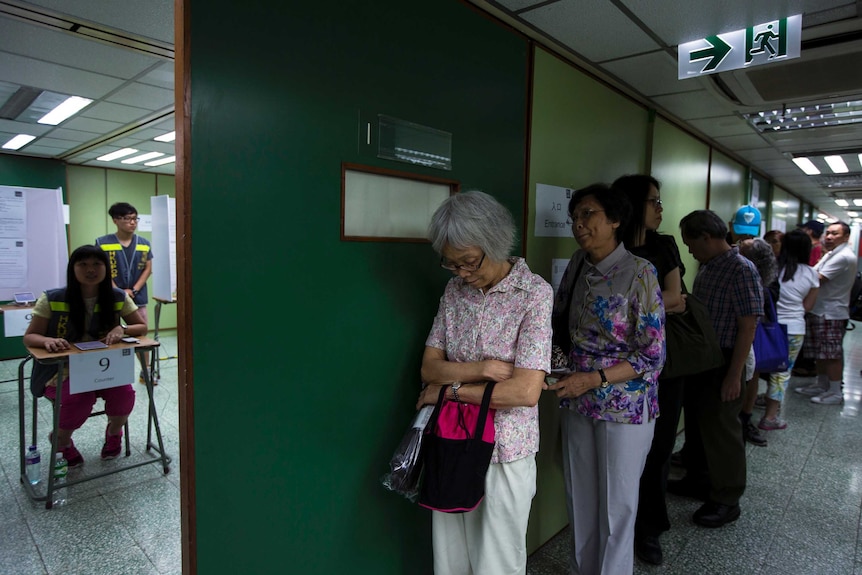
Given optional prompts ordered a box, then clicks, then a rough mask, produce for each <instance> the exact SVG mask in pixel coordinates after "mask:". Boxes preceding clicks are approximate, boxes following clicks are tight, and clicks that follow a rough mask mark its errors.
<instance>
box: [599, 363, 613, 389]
mask: <svg viewBox="0 0 862 575" xmlns="http://www.w3.org/2000/svg"><path fill="white" fill-rule="evenodd" d="M596 371H598V372H599V377H601V378H602V382H601V383H600V384H599V387H601V388H602V389H607V388H608V387H609V386H610V385H611V382H609V381H608V377H607V376H606V375H605V370H603V369H602V368H599V369H597V370H596Z"/></svg>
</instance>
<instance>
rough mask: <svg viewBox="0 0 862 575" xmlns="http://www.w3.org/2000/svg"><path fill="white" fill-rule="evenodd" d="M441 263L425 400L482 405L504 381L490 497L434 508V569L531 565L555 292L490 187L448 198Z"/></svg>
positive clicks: (487, 572)
mask: <svg viewBox="0 0 862 575" xmlns="http://www.w3.org/2000/svg"><path fill="white" fill-rule="evenodd" d="M429 237H430V239H431V242H432V244H433V246H434V249H435V250H436V251H437V252H438V253H439V254H440V255H441V258H440V265H441V267H443V268H444V269H446V270H449V271H450V272H452V274H453V275H454V277H453V278H452V279H451V280H449V283H448V284H447V285H446V289H445V291H444V293H443V297H442V298H440V307H439V310H438V312H437V316H436V317H435V318H434V324H433V326H432V328H431V333H430V335H429V336H428V339H427V340H426V342H425V353H424V355H423V357H422V381H423V382H424V383H425V387H424V388H423V390H422V392H421V394H420V396H419V401H418V402H417V408H418V407H421V406H423V405H426V404H434V403H436V401H437V397H438V395H439V393H440V388H441V386H444V385H448V386H449V387H448V389H447V392H446V394H447V397H446V398H447V400H450V401H460V402H463V403H472V404H480V403H481V401H482V395H483V393H484V389H485V385H486V383H487V382H489V381H495V382H497V383H496V385H495V387H494V390H493V392H492V396H491V407H492V408H494V409H496V412H495V415H494V430H495V438H496V443H495V445H494V452H493V455H492V457H491V465H490V467H489V469H488V473H487V475H486V477H485V498H484V499H483V500H482V502H481V504H480V505H479V506H478V507H476V509H474V510H473V511H469V512H467V513H442V512H439V511H433V512H432V513H433V519H432V547H433V552H434V572H435V573H436V574H437V575H441V574H463V573H473V574H475V575H483V574H484V575H498V574H500V573H511V574H516V573H521V574H524V573H526V569H527V546H526V534H527V520H528V519H529V516H530V507H531V505H532V499H533V495H534V494H535V492H536V462H535V454H536V452H537V451H538V450H539V412H538V407H537V403H538V401H539V396H540V395H541V393H542V384H543V382H544V379H545V375H546V374H547V373H549V372H550V369H551V308H552V304H553V291H552V289H551V286H550V285H548V283H547V282H546V281H545V280H543V279H542V278H541V277H540V276H538V275H536V274H534V273H532V272H531V271H530V269H529V268H528V267H527V264H526V263H525V262H524V260H523V259H522V258H519V257H510V256H509V252H510V251H511V250H512V247H513V245H514V243H515V224H514V221H513V219H512V216H511V214H510V213H509V211H508V210H507V209H506V208H505V207H503V206H502V205H500V203H499V202H497V201H496V200H495V199H494V198H492V197H491V196H489V195H488V194H485V193H482V192H466V193H463V194H456V195H453V196H451V197H449V198H448V199H446V200H445V201H444V202H443V204H442V205H441V206H440V207H439V208H438V209H437V211H436V212H435V213H434V216H433V217H432V219H431V225H430V227H429Z"/></svg>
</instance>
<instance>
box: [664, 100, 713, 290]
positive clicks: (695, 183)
mask: <svg viewBox="0 0 862 575" xmlns="http://www.w3.org/2000/svg"><path fill="white" fill-rule="evenodd" d="M651 173H652V175H653V176H654V177H655V178H656V179H658V180H659V181H660V182H661V197H662V200H664V211H663V213H662V224H661V227H660V228H659V231H660V232H662V233H665V234H671V235H673V236H674V237H675V238H676V241H677V244H678V245H679V252H680V255H681V256H682V262H683V264H684V265H685V270H686V273H685V277H684V278H683V279H684V280H685V282H686V285H687V286H688V288H689V289H691V286H692V283H693V282H694V275H695V273H696V272H697V262H695V260H694V258H692V257H691V255H690V254H689V253H688V250H687V249H686V247H685V244H683V243H682V237H681V235H680V233H679V221H680V220H681V219H682V218H683V216H685V215H686V214H688V213H689V212H691V211H692V210H702V209H704V208H705V207H706V191H707V185H708V177H709V146H707V145H706V144H705V143H703V142H701V141H700V140H698V139H697V138H695V137H694V136H692V135H691V134H689V133H687V132H684V131H683V130H681V129H679V128H678V127H677V126H675V125H673V124H671V123H670V122H668V121H667V120H665V119H664V118H661V117H656V119H655V129H654V131H653V151H652V170H651Z"/></svg>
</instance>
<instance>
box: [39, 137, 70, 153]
mask: <svg viewBox="0 0 862 575" xmlns="http://www.w3.org/2000/svg"><path fill="white" fill-rule="evenodd" d="M33 144H35V145H37V146H42V147H45V148H56V149H58V150H62V151H64V152H65V151H67V150H71V149H72V148H77V147H78V145H79V142H75V141H72V140H60V139H58V138H39V139H38V140H36V141H35V142H33Z"/></svg>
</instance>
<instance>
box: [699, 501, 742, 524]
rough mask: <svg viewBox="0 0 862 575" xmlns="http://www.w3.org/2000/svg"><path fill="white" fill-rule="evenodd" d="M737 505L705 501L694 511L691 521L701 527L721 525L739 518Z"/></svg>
mask: <svg viewBox="0 0 862 575" xmlns="http://www.w3.org/2000/svg"><path fill="white" fill-rule="evenodd" d="M739 514H740V510H739V505H725V504H724V503H716V502H714V501H707V502H706V503H704V504H703V505H701V506H700V509H698V510H697V511H695V512H694V515H693V516H692V521H694V522H695V523H697V524H698V525H700V526H701V527H710V528H715V527H722V526H724V525H727V524H728V523H731V522H733V521H736V520H737V519H739Z"/></svg>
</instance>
